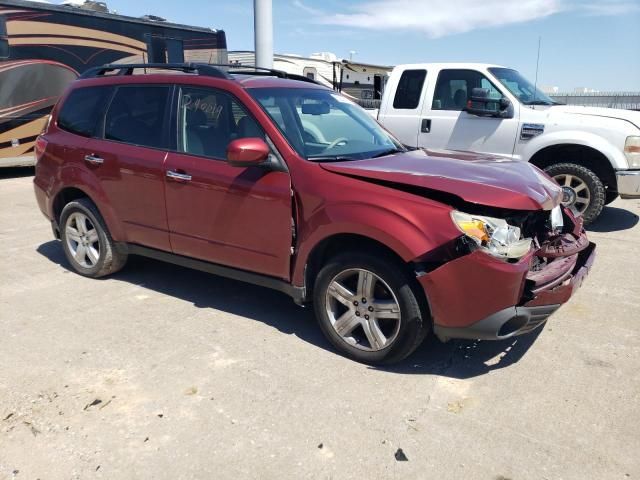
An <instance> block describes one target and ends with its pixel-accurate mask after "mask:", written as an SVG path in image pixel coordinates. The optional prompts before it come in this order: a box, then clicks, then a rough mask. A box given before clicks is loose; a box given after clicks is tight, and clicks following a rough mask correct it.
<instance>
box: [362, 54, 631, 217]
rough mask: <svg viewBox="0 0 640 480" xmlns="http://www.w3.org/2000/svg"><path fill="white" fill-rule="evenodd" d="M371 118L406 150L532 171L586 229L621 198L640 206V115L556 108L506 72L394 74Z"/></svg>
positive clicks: (418, 69)
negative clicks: (553, 184) (498, 159)
mask: <svg viewBox="0 0 640 480" xmlns="http://www.w3.org/2000/svg"><path fill="white" fill-rule="evenodd" d="M372 114H373V115H374V116H377V118H378V121H379V122H380V123H382V124H383V125H384V126H385V127H386V128H387V129H389V130H390V131H391V132H392V133H394V134H395V135H396V136H397V137H398V138H399V139H400V140H401V141H402V142H403V143H405V144H406V145H408V146H412V147H420V148H429V149H433V150H437V149H445V150H468V151H475V152H483V153H487V154H491V155H498V156H506V157H509V158H513V159H518V160H522V161H525V162H531V163H533V164H534V165H536V166H538V167H540V168H542V169H544V170H545V171H546V172H547V173H548V174H549V175H550V176H552V177H553V178H555V179H556V181H558V183H560V185H562V186H563V187H564V203H565V204H566V205H568V206H569V207H570V208H571V209H572V210H573V211H574V212H575V213H577V214H580V215H583V216H584V220H585V223H589V222H591V221H593V220H594V219H595V218H596V217H598V215H600V212H601V211H602V208H603V207H604V205H606V204H608V203H611V202H612V201H613V200H615V199H616V197H617V196H618V195H620V196H621V197H622V198H640V112H633V111H627V110H617V109H610V108H589V107H570V106H565V105H560V104H557V103H556V102H554V101H553V100H551V99H550V98H549V97H548V96H546V95H545V94H544V93H542V92H540V91H539V90H537V89H536V88H535V87H534V86H533V85H532V84H531V82H529V81H528V80H527V79H525V78H524V77H523V76H522V75H520V74H519V73H518V72H517V71H515V70H512V69H509V68H505V67H500V66H496V65H487V64H478V63H425V64H412V65H400V66H397V67H395V68H394V69H393V72H392V73H391V76H390V77H389V80H388V82H387V85H386V88H385V91H384V94H383V97H382V102H381V105H380V109H379V111H375V112H372Z"/></svg>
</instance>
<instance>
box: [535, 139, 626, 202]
mask: <svg viewBox="0 0 640 480" xmlns="http://www.w3.org/2000/svg"><path fill="white" fill-rule="evenodd" d="M529 162H530V163H532V164H533V165H535V166H536V167H538V168H540V169H542V170H544V169H545V168H547V167H550V166H551V165H554V164H558V163H575V164H577V165H581V166H583V167H586V168H588V169H589V170H591V171H592V172H593V173H595V174H596V175H597V176H598V178H600V180H601V181H602V183H603V184H604V185H605V187H606V188H607V190H608V191H616V190H617V183H616V172H615V170H614V168H613V166H612V165H611V162H610V161H609V159H608V158H607V156H606V155H605V154H604V153H602V152H601V151H600V150H598V149H596V148H593V147H590V146H587V145H581V144H575V143H560V144H555V145H549V146H547V147H544V148H542V149H540V150H538V151H537V152H536V153H535V154H534V155H533V156H532V157H531V158H530V159H529Z"/></svg>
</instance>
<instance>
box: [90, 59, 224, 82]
mask: <svg viewBox="0 0 640 480" xmlns="http://www.w3.org/2000/svg"><path fill="white" fill-rule="evenodd" d="M140 68H153V69H159V70H175V71H179V72H185V73H195V74H196V75H205V76H207V77H215V78H225V79H229V78H231V77H229V75H228V74H227V73H226V72H225V71H224V70H222V69H220V68H218V67H217V66H213V65H208V64H205V63H122V64H117V63H112V64H109V65H102V66H101V67H94V68H90V69H89V70H87V71H86V72H84V73H83V74H82V75H80V78H96V77H101V76H103V75H105V74H106V73H107V72H113V71H115V70H119V72H118V73H117V75H133V71H134V70H135V69H140Z"/></svg>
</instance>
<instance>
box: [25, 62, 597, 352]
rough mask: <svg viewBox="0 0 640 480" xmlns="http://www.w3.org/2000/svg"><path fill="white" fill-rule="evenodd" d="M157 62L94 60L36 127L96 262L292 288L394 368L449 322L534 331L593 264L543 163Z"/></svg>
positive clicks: (40, 165)
mask: <svg viewBox="0 0 640 480" xmlns="http://www.w3.org/2000/svg"><path fill="white" fill-rule="evenodd" d="M145 67H149V66H148V65H145ZM155 67H157V68H156V69H154V70H151V72H152V73H144V72H147V70H144V71H142V70H141V66H140V65H108V66H105V67H101V68H98V69H94V70H91V71H89V72H87V73H86V74H85V75H83V77H82V78H81V79H80V80H78V81H76V82H74V83H73V84H72V86H71V87H70V89H69V90H68V91H67V92H66V93H65V94H64V95H63V97H62V98H61V100H60V101H59V102H58V105H57V106H56V107H55V109H54V111H53V113H52V118H51V122H50V124H49V126H48V129H47V131H46V132H45V133H44V134H43V135H42V136H40V137H39V139H38V141H37V146H36V153H37V157H38V162H37V167H36V176H35V180H34V182H35V192H36V197H37V200H38V204H39V206H40V209H41V210H42V212H43V213H44V214H45V215H46V217H47V218H49V219H50V220H51V223H52V226H53V231H54V234H55V236H56V237H57V238H59V239H60V240H61V244H62V248H63V249H64V252H65V254H66V257H67V259H68V261H69V264H70V265H71V266H72V267H73V269H74V270H75V271H77V272H78V273H80V274H81V275H85V276H88V277H102V276H104V275H108V274H111V273H114V272H116V271H117V270H119V269H121V268H122V267H123V266H124V265H125V263H126V261H127V256H128V255H145V256H149V257H153V258H156V259H161V260H165V261H168V262H173V263H176V264H179V265H184V266H187V267H191V268H195V269H200V270H205V271H208V272H212V273H214V274H217V275H222V276H226V277H230V278H234V279H238V280H243V281H246V282H251V283H254V284H258V285H262V286H265V287H269V288H273V289H276V290H280V291H282V292H285V293H287V294H289V295H290V296H291V297H293V299H294V300H295V301H296V302H298V303H300V304H306V303H311V302H313V304H314V308H315V313H316V316H317V318H318V321H319V324H320V327H321V328H322V330H323V332H324V333H325V335H326V336H327V338H328V339H329V340H330V341H331V343H333V345H334V346H335V347H336V348H337V349H338V350H339V351H340V352H342V353H344V354H345V355H347V356H349V357H352V358H354V359H357V360H359V361H364V362H371V363H390V362H395V361H398V360H401V359H403V358H404V357H406V356H407V355H409V354H410V353H411V352H413V351H414V350H415V349H416V347H417V346H418V345H419V344H420V342H421V341H422V340H423V338H424V337H425V335H426V334H427V333H428V332H429V331H431V330H432V331H433V332H434V333H435V334H436V335H437V336H438V337H440V338H441V339H443V340H444V339H449V338H479V339H501V338H506V337H510V336H513V335H519V334H522V333H525V332H530V331H531V330H533V329H535V328H537V327H539V326H540V325H542V324H543V323H544V322H545V321H546V319H547V318H548V317H549V315H551V314H552V313H553V312H554V311H555V310H557V309H558V307H560V305H562V304H563V303H565V302H566V301H567V300H568V299H569V297H571V295H572V294H573V292H574V291H575V290H576V289H577V288H578V287H579V285H580V284H581V282H582V280H583V279H584V277H585V275H586V274H587V272H588V270H589V268H590V266H591V264H592V262H593V260H594V250H595V246H594V244H593V243H590V242H589V241H588V240H587V238H586V235H585V232H584V230H583V228H582V222H581V220H580V219H576V218H574V216H573V215H572V214H571V212H569V211H568V210H566V209H563V208H562V207H561V206H560V199H561V195H562V192H561V189H560V187H558V186H557V185H556V184H555V183H554V182H553V181H552V180H550V179H549V177H547V176H546V175H545V174H544V173H542V172H541V171H540V170H538V169H537V168H536V167H534V166H532V165H529V164H526V163H522V162H516V161H508V160H500V159H495V158H488V157H483V156H478V155H473V154H470V153H462V152H435V151H425V150H414V151H409V150H408V149H407V148H405V147H404V146H403V145H402V144H401V143H400V142H398V141H397V140H396V139H395V138H393V136H392V135H390V134H389V133H388V132H387V131H385V130H384V129H383V128H382V127H381V126H380V125H379V124H378V123H377V122H376V121H375V120H373V119H372V118H371V117H370V116H369V115H368V114H367V113H366V112H365V111H364V110H362V109H361V108H360V107H358V106H357V105H355V104H353V103H352V102H351V101H349V100H348V99H346V98H345V97H343V96H342V95H340V94H338V93H336V92H334V91H332V90H330V89H328V88H325V87H323V86H320V85H318V84H315V83H313V82H311V81H308V80H307V79H305V78H302V77H295V76H292V75H286V74H284V73H282V72H278V71H266V70H265V71H262V70H253V69H251V70H249V69H248V68H242V67H241V68H237V67H236V68H235V69H231V68H225V67H215V66H210V65H196V64H185V65H182V64H181V65H161V66H160V65H156V66H155ZM158 68H162V69H164V73H162V72H160V71H159V70H158Z"/></svg>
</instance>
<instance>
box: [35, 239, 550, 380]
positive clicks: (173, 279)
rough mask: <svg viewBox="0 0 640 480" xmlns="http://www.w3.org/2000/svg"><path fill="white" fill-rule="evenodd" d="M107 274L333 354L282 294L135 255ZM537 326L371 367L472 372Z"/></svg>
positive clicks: (512, 351)
mask: <svg viewBox="0 0 640 480" xmlns="http://www.w3.org/2000/svg"><path fill="white" fill-rule="evenodd" d="M37 251H38V253H40V254H41V255H42V256H44V257H46V258H47V259H49V260H50V261H52V262H54V263H56V264H58V265H60V266H62V267H63V268H65V269H68V268H69V265H68V263H67V260H66V258H65V256H64V253H63V251H62V247H61V245H60V242H57V241H50V242H47V243H44V244H42V245H40V246H39V247H38V249H37ZM110 278H113V279H116V280H119V281H123V282H129V283H131V284H135V285H139V286H141V287H144V288H148V289H151V290H154V291H156V292H159V293H162V294H165V295H170V296H172V297H176V298H179V299H181V300H185V301H188V302H191V303H192V304H193V305H194V306H195V307H198V308H212V309H216V310H220V311H223V312H227V313H231V314H233V315H240V316H243V317H246V318H251V319H254V320H257V321H259V322H262V323H264V324H266V325H269V326H271V327H273V328H275V329H277V330H278V331H280V332H282V333H285V334H288V335H295V336H297V337H298V338H300V339H301V340H304V341H306V342H308V343H310V344H312V345H315V346H317V347H319V348H323V349H325V350H328V351H331V352H333V353H335V351H334V349H333V347H332V346H331V345H330V344H329V342H328V341H327V340H326V339H325V338H324V336H323V335H322V333H321V331H320V329H319V328H318V326H317V325H316V322H315V319H314V314H313V309H312V308H310V307H307V308H301V307H299V306H297V305H296V304H294V303H293V301H292V300H291V299H290V298H289V297H288V296H286V295H285V294H283V293H280V292H277V291H274V290H270V289H267V288H263V287H258V286H255V285H251V284H246V283H242V282H238V281H235V280H230V279H226V278H223V277H218V276H215V275H210V274H208V273H204V272H200V271H197V270H191V269H188V268H184V267H179V266H176V265H172V264H169V263H164V262H160V261H157V260H152V259H148V258H144V257H137V256H131V257H129V262H128V264H127V266H126V267H125V268H124V269H123V270H122V271H120V272H118V273H116V274H115V275H113V276H112V277H110ZM539 331H540V329H539V330H538V332H536V333H533V334H530V335H526V336H524V337H519V338H518V339H512V340H505V341H499V342H486V341H485V342H483V341H462V340H459V341H455V340H454V341H450V342H448V343H444V344H443V343H441V342H440V341H439V340H437V339H436V338H435V337H434V336H429V337H428V338H427V340H426V341H425V342H424V343H423V344H422V346H421V347H419V348H418V350H417V351H416V352H415V353H414V354H413V355H411V356H410V357H409V358H407V359H406V360H404V361H403V362H400V363H399V364H396V365H393V366H389V367H371V368H376V369H379V370H384V371H387V372H392V373H401V374H427V375H428V374H431V375H441V376H447V377H453V378H471V377H476V376H479V375H483V374H485V373H487V372H489V371H491V370H495V369H498V368H504V367H506V366H509V365H511V364H513V363H515V362H517V361H518V360H519V359H520V358H522V356H523V355H524V354H525V353H526V351H527V350H528V348H529V347H530V346H531V345H532V344H533V342H534V341H535V339H536V338H537V336H538V334H539Z"/></svg>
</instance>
